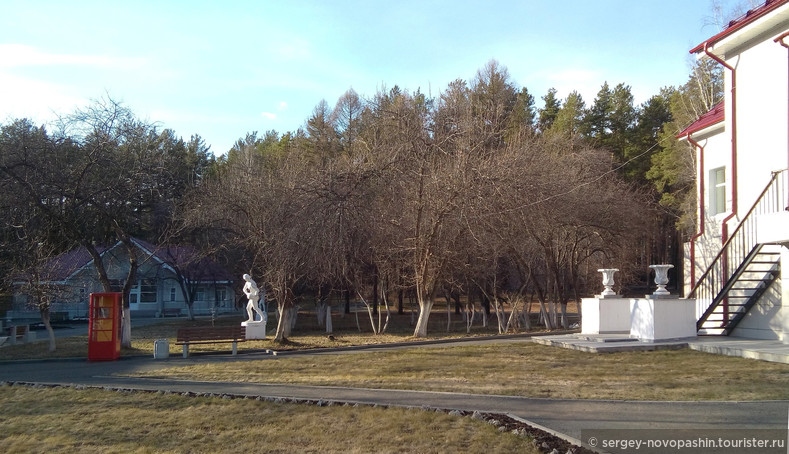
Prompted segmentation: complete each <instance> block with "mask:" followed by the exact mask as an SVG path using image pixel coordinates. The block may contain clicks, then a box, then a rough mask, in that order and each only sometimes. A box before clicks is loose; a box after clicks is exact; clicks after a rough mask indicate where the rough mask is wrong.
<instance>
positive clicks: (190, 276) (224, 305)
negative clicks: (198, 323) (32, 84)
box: [6, 238, 237, 319]
mask: <svg viewBox="0 0 789 454" xmlns="http://www.w3.org/2000/svg"><path fill="white" fill-rule="evenodd" d="M132 243H133V244H134V246H135V254H136V256H137V257H136V258H137V263H138V269H137V273H136V276H137V280H136V282H135V283H134V285H133V287H132V289H131V291H130V294H129V308H130V310H131V314H132V316H137V317H153V316H156V317H161V316H165V315H185V314H187V313H188V309H189V308H188V305H189V303H191V306H192V310H193V312H194V313H195V314H210V313H222V312H233V311H236V310H237V309H236V307H235V306H236V305H235V298H234V293H233V278H232V276H231V275H230V274H229V273H228V272H227V270H225V269H224V268H223V267H222V266H220V265H218V264H217V263H215V262H213V261H212V260H210V259H208V258H206V257H202V256H200V255H199V254H198V253H197V251H196V250H195V249H194V248H190V247H184V246H167V247H160V246H155V245H152V244H150V243H147V242H145V241H142V240H139V239H136V238H134V239H132ZM99 253H100V255H101V258H102V260H103V262H104V267H105V269H106V270H107V277H108V278H109V280H110V282H111V284H112V286H113V290H114V291H121V288H122V286H123V282H124V280H125V279H126V276H127V275H128V273H129V257H128V252H127V250H126V248H125V247H124V246H123V245H122V244H121V243H120V242H119V243H116V244H115V245H113V246H110V247H99ZM42 277H43V278H44V280H45V283H46V284H48V285H49V286H51V287H52V288H57V289H58V291H57V292H56V293H57V296H56V297H55V299H54V301H52V303H51V308H50V313H51V314H52V316H53V318H55V319H59V318H64V319H73V318H87V316H88V297H89V295H90V294H91V293H94V292H103V291H104V288H103V286H102V285H101V283H100V282H99V279H98V273H97V271H96V267H95V266H94V263H93V258H92V257H91V256H90V254H89V253H88V251H87V250H86V249H85V248H77V249H75V250H73V251H70V252H67V253H65V254H62V255H60V256H58V257H55V258H54V259H52V260H51V261H50V262H49V263H48V264H47V266H46V269H45V270H42ZM17 284H21V282H20V283H17ZM23 288H24V286H22V285H16V292H15V294H14V304H13V310H11V311H9V312H8V313H7V314H6V318H9V319H35V318H38V317H39V315H38V311H37V309H35V308H34V307H32V306H31V305H30V304H29V296H28V295H27V294H26V293H25V292H24V290H23Z"/></svg>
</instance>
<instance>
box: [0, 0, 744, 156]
mask: <svg viewBox="0 0 789 454" xmlns="http://www.w3.org/2000/svg"><path fill="white" fill-rule="evenodd" d="M718 3H722V4H723V6H724V10H725V9H726V8H728V7H730V6H731V7H733V6H734V4H736V3H737V1H736V0H719V1H718ZM712 16H713V14H712V3H711V1H710V0H594V1H590V0H555V1H546V0H520V1H516V0H498V1H491V0H480V1H476V0H475V1H465V0H451V1H443V0H441V1H429V0H397V1H372V0H371V1H362V0H346V1H339V0H337V1H332V0H324V1H320V0H288V1H267V0H257V1H234V0H223V1H202V0H192V1H177V0H170V1H145V0H136V1H131V2H116V1H107V0H101V1H80V0H71V1H62V0H56V1H39V0H26V1H18V0H0V124H7V123H9V122H10V121H13V120H14V119H17V118H29V119H31V120H32V121H33V122H34V123H35V124H44V125H47V124H51V123H52V122H53V121H54V120H55V119H56V118H58V116H63V115H67V114H69V113H72V112H74V111H75V110H76V109H79V108H83V107H85V106H87V105H89V104H90V103H91V102H93V101H94V100H97V99H100V98H102V97H107V96H108V97H110V98H112V99H113V100H115V101H120V102H121V103H123V104H124V105H125V106H126V107H128V108H130V109H131V110H132V111H133V112H134V114H135V115H136V116H137V117H138V118H141V119H143V120H146V121H150V122H153V123H155V124H156V125H157V126H158V127H159V128H160V129H164V128H169V129H172V130H174V131H175V133H176V134H177V135H178V136H181V137H183V138H184V140H189V138H190V137H191V136H192V135H194V134H198V135H200V136H201V137H202V138H203V139H204V140H205V141H206V143H207V144H208V145H210V146H211V151H213V152H214V154H216V155H222V154H224V153H226V152H227V151H228V150H229V149H230V148H231V147H232V146H233V144H234V143H235V142H236V140H238V139H239V138H242V137H244V136H245V135H246V134H247V133H248V132H253V131H258V132H259V135H262V134H263V133H264V132H265V131H269V130H276V131H278V132H279V133H285V132H288V131H295V130H297V129H298V128H300V127H303V126H304V124H305V122H306V120H307V118H309V116H310V115H311V113H312V111H313V109H314V108H315V106H316V105H317V104H318V103H319V102H320V101H321V100H326V102H327V103H328V104H329V106H334V104H335V103H336V102H337V99H338V98H339V97H340V96H341V95H342V94H343V93H344V92H346V91H347V90H349V89H351V88H353V89H354V90H355V91H356V92H357V93H358V94H359V95H360V96H361V97H363V98H369V97H372V96H373V95H374V94H375V93H376V92H377V91H379V90H381V89H385V90H388V89H390V88H391V87H393V86H394V85H398V86H399V87H400V88H401V89H404V90H408V91H411V92H413V91H416V90H417V89H419V90H421V91H422V92H423V93H426V94H428V95H430V96H433V97H437V96H439V95H440V93H441V92H442V91H443V90H444V89H445V88H446V87H447V85H448V84H449V82H451V81H453V80H455V79H463V80H466V81H470V80H472V79H473V78H474V76H475V74H476V72H477V70H478V69H480V68H482V67H483V66H484V65H485V64H486V63H487V62H488V61H490V60H491V59H495V60H497V61H498V62H499V64H500V65H502V66H504V67H506V68H507V70H508V72H509V75H510V78H511V80H512V82H513V83H514V84H515V85H516V86H517V87H518V88H520V87H526V88H527V89H528V90H529V92H530V93H532V94H533V95H534V96H535V98H536V100H537V105H538V107H539V106H540V105H541V99H540V98H541V97H542V96H544V95H545V93H547V91H548V89H549V88H551V87H554V88H556V89H557V91H558V96H559V97H560V98H562V99H563V98H564V97H566V96H567V95H568V94H569V93H570V92H571V91H573V90H576V91H578V92H579V93H580V94H581V95H582V96H583V99H584V100H585V101H586V104H587V106H588V105H590V104H591V103H592V102H593V100H594V98H595V95H596V94H597V92H598V90H599V89H600V87H601V86H602V84H603V83H604V82H608V84H609V85H610V86H612V87H613V86H615V85H616V84H618V83H625V84H626V85H629V86H630V87H631V91H632V93H633V95H634V98H635V102H636V104H640V103H642V102H644V101H646V100H647V99H649V98H650V97H651V96H652V95H655V94H657V93H658V92H659V90H660V88H661V87H666V86H679V85H682V84H684V83H685V82H686V81H687V79H688V74H689V68H690V62H691V57H690V56H689V53H688V51H689V50H690V49H691V48H692V47H693V46H695V45H697V44H699V43H700V42H702V41H704V40H705V39H706V38H708V37H710V36H713V35H715V34H716V33H717V32H718V31H719V28H718V27H717V26H716V25H711V22H712V19H711V18H712Z"/></svg>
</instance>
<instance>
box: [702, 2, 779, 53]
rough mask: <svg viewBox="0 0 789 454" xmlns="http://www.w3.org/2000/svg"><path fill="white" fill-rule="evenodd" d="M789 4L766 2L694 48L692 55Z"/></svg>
mask: <svg viewBox="0 0 789 454" xmlns="http://www.w3.org/2000/svg"><path fill="white" fill-rule="evenodd" d="M786 3H789V0H767V1H765V2H764V5H762V6H760V7H758V8H754V9H752V10H750V11H748V12H747V13H745V14H743V15H742V16H740V17H738V18H737V19H734V20H733V21H731V22H729V25H728V26H727V27H726V29H725V30H723V31H722V32H720V33H718V34H717V35H715V36H713V37H712V38H710V39H708V40H706V41H705V42H703V43H701V44H699V45H698V46H696V47H694V48H693V49H691V50H690V53H691V54H697V53H699V52H703V51H704V44H707V43H709V44H714V43H716V42H718V41H720V40H721V39H723V38H725V37H727V36H729V35H731V34H732V33H734V32H736V31H737V30H740V29H741V28H743V27H745V26H746V25H748V24H750V23H751V22H753V21H755V20H757V19H759V18H760V17H763V16H765V15H767V14H768V13H770V12H771V11H772V10H774V9H776V8H778V7H779V6H782V5H785V4H786Z"/></svg>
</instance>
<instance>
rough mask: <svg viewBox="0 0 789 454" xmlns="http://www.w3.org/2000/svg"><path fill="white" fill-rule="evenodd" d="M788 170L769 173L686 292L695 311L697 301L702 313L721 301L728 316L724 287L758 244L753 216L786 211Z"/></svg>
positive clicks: (725, 317)
mask: <svg viewBox="0 0 789 454" xmlns="http://www.w3.org/2000/svg"><path fill="white" fill-rule="evenodd" d="M787 173H789V172H787V169H784V170H780V171H776V172H773V173H772V178H771V179H770V182H769V183H768V184H767V186H766V187H765V188H764V190H763V191H762V193H761V194H760V195H759V197H758V198H757V199H756V202H755V203H754V204H753V206H752V207H751V209H750V210H749V211H748V213H747V214H746V215H745V217H743V218H742V221H741V222H740V224H739V225H738V226H737V228H736V229H734V232H732V234H731V235H730V236H729V238H728V239H727V240H726V242H725V243H724V244H723V246H722V247H721V250H720V252H719V253H718V255H717V256H716V257H715V259H714V260H713V261H712V263H710V265H709V268H707V271H705V272H704V274H703V275H702V276H701V278H700V279H699V281H698V282H697V283H696V285H694V286H693V289H692V290H691V291H690V293H689V294H688V299H694V298H695V299H696V302H697V303H696V304H697V310H699V309H698V308H699V306H700V304H701V305H703V306H702V308H701V310H700V311H699V312H700V313H704V312H705V311H706V310H707V309H708V308H709V307H710V306H712V305H714V304H718V302H720V301H721V300H724V301H723V303H724V305H723V306H724V307H723V312H724V319H728V313H727V312H728V308H727V307H726V304H725V297H726V294H725V292H723V290H724V289H725V288H726V287H727V283H728V281H729V278H730V277H731V276H734V275H735V273H736V271H737V269H738V268H739V267H740V265H741V264H742V263H743V262H744V261H745V260H746V258H747V257H748V255H749V254H750V252H751V251H752V250H753V248H754V247H756V245H757V243H756V217H757V216H758V215H761V214H769V213H778V212H781V211H787V210H789V206H787V189H788V188H789V187H788V186H787ZM729 287H730V286H729ZM700 322H701V320H700Z"/></svg>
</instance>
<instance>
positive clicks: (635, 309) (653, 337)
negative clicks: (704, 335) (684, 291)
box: [630, 297, 696, 341]
mask: <svg viewBox="0 0 789 454" xmlns="http://www.w3.org/2000/svg"><path fill="white" fill-rule="evenodd" d="M630 337H635V338H638V339H639V340H642V341H659V340H668V339H683V338H688V337H696V305H695V304H694V303H693V301H692V300H684V299H679V298H676V297H674V298H640V299H631V300H630Z"/></svg>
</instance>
